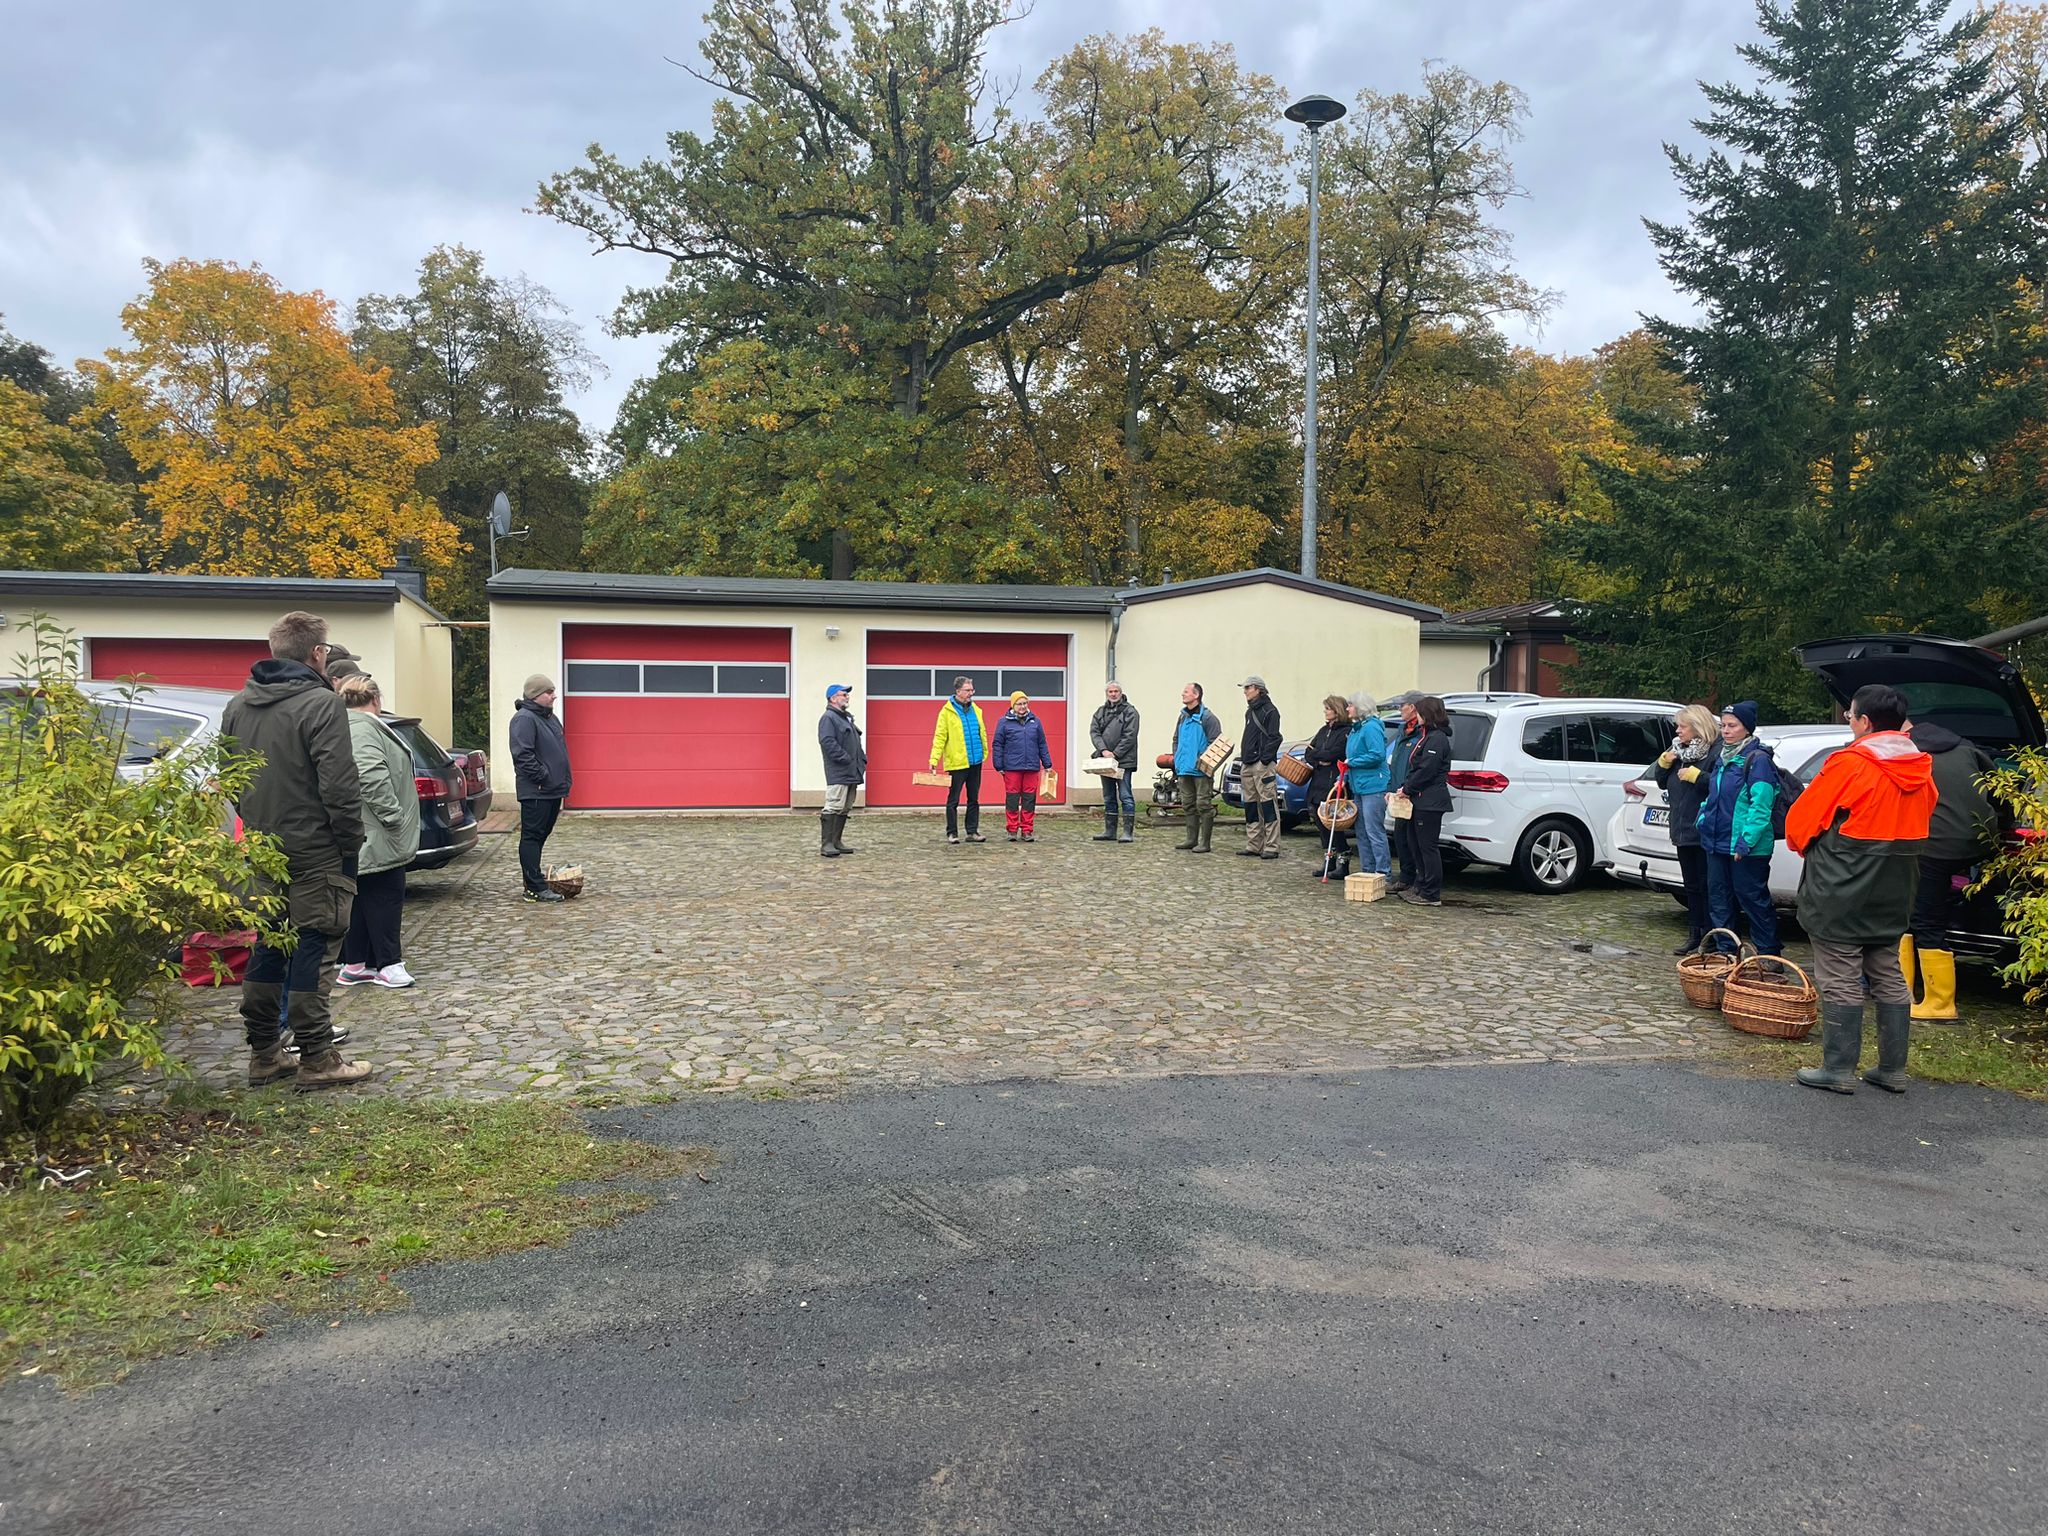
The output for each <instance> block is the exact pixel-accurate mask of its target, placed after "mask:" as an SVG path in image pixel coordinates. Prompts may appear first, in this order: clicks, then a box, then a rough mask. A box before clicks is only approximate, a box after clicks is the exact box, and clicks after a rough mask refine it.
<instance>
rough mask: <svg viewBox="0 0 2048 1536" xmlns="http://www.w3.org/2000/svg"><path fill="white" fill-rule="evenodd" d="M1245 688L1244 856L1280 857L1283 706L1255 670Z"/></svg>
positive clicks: (1241, 755)
mask: <svg viewBox="0 0 2048 1536" xmlns="http://www.w3.org/2000/svg"><path fill="white" fill-rule="evenodd" d="M1239 686H1241V687H1242V688H1243V689H1244V735H1243V736H1242V737H1240V738H1239V740H1238V762H1239V764H1240V767H1239V768H1238V780H1237V782H1238V787H1239V789H1240V790H1241V791H1242V793H1243V795H1244V818H1245V832H1244V846H1243V847H1242V848H1240V849H1238V850H1237V854H1238V857H1239V858H1243V859H1277V858H1279V857H1280V775H1279V772H1278V770H1277V769H1276V768H1275V766H1274V765H1275V764H1276V763H1278V762H1279V761H1280V706H1279V705H1277V704H1275V703H1274V702H1273V696H1272V695H1271V694H1270V693H1268V692H1267V691H1266V680H1265V679H1264V678H1263V677H1260V676H1259V675H1258V674H1257V673H1256V672H1254V673H1253V674H1252V675H1251V676H1250V677H1248V678H1246V679H1245V680H1244V682H1243V683H1242V684H1240V685H1239Z"/></svg>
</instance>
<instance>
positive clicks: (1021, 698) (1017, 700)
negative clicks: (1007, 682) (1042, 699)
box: [1010, 688, 1031, 709]
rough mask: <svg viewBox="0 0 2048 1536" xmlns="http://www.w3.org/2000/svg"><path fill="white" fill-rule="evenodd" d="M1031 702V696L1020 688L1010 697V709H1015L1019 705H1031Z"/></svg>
mask: <svg viewBox="0 0 2048 1536" xmlns="http://www.w3.org/2000/svg"><path fill="white" fill-rule="evenodd" d="M1030 702H1031V695H1030V694H1028V693H1026V692H1025V691H1024V690H1023V689H1022V688H1019V689H1018V690H1017V691H1016V692H1015V693H1013V694H1011V695H1010V708H1012V709H1015V708H1016V707H1017V706H1018V705H1019V704H1029V703H1030Z"/></svg>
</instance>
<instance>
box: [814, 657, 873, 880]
mask: <svg viewBox="0 0 2048 1536" xmlns="http://www.w3.org/2000/svg"><path fill="white" fill-rule="evenodd" d="M852 706H853V689H852V688H850V687H848V686H847V685H846V684H845V683H834V684H833V685H832V686H831V687H829V688H827V689H826V690H825V713H824V716H823V718H821V719H820V720H819V721H818V750H819V751H820V752H822V753H824V754H825V808H824V809H823V810H821V811H820V812H819V813H818V857H819V858H821V859H836V858H838V857H839V855H841V854H842V853H852V852H854V851H855V850H853V849H851V848H849V847H847V846H846V844H845V843H843V842H841V841H840V839H841V838H843V837H844V836H845V835H846V818H847V815H848V814H849V813H850V812H851V811H852V810H853V792H854V791H855V790H857V789H858V788H860V785H861V781H862V780H864V779H865V778H866V777H867V776H868V749H867V748H866V747H865V746H863V745H862V744H861V739H860V727H859V726H858V725H856V724H854V720H853V708H852Z"/></svg>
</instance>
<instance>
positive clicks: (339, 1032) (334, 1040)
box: [277, 1024, 348, 1054]
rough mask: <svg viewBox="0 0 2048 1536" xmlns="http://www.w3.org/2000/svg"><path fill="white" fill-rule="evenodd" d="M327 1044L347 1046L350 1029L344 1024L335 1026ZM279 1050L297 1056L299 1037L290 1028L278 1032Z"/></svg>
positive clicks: (328, 1036) (329, 1032)
mask: <svg viewBox="0 0 2048 1536" xmlns="http://www.w3.org/2000/svg"><path fill="white" fill-rule="evenodd" d="M327 1043H328V1044H329V1045H331V1046H335V1047H340V1046H344V1045H347V1044H348V1027H347V1026H346V1025H342V1024H337V1025H335V1026H334V1028H333V1029H331V1030H329V1031H328V1032H327ZM277 1048H278V1049H279V1050H280V1051H290V1052H293V1053H294V1054H296V1053H297V1051H298V1049H299V1041H298V1036H297V1035H296V1034H295V1033H294V1032H293V1031H292V1030H290V1029H289V1028H287V1029H281V1030H279V1031H278V1032H277Z"/></svg>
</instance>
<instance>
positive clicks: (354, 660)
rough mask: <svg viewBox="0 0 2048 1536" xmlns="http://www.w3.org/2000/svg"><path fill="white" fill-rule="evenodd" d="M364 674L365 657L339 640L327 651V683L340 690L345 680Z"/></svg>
mask: <svg viewBox="0 0 2048 1536" xmlns="http://www.w3.org/2000/svg"><path fill="white" fill-rule="evenodd" d="M362 675H363V658H362V657H360V656H358V655H357V654H356V653H355V652H354V651H352V650H350V649H349V648H348V647H347V646H345V645H343V644H341V643H340V642H339V641H336V642H334V644H333V645H332V646H331V647H330V649H329V650H328V652H327V683H328V686H329V687H331V688H333V689H334V690H335V691H336V692H339V691H340V689H341V685H342V683H343V681H344V680H346V679H348V678H351V677H361V676H362Z"/></svg>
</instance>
